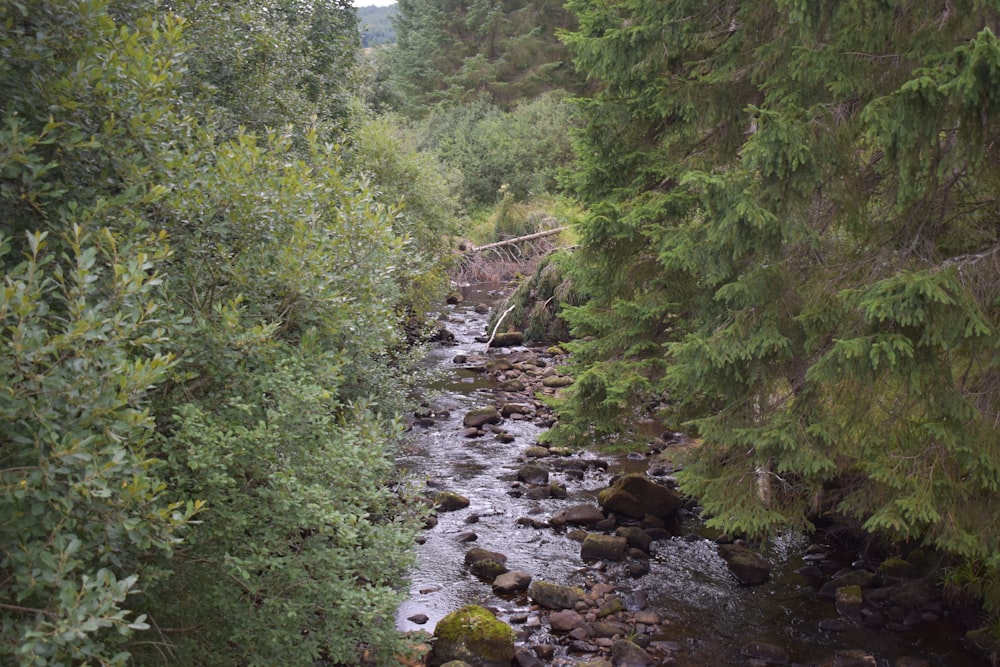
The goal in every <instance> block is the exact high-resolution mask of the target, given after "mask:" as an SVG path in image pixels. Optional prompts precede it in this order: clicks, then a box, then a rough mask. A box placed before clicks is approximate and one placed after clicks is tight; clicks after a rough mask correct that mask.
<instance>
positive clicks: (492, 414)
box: [462, 405, 500, 428]
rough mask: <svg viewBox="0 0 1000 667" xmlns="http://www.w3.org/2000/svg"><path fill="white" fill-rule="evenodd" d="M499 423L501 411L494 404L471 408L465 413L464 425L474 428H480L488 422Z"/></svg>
mask: <svg viewBox="0 0 1000 667" xmlns="http://www.w3.org/2000/svg"><path fill="white" fill-rule="evenodd" d="M499 423H500V411H499V410H497V409H496V408H495V407H493V406H492V405H491V406H487V407H485V408H475V409H474V410H469V411H468V412H467V413H465V418H464V419H463V420H462V425H463V426H468V427H472V428H479V427H480V426H485V425H486V424H499Z"/></svg>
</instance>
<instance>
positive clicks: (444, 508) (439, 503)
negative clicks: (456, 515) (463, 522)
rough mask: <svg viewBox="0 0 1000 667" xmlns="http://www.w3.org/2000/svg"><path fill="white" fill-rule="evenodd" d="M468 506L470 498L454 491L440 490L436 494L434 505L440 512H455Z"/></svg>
mask: <svg viewBox="0 0 1000 667" xmlns="http://www.w3.org/2000/svg"><path fill="white" fill-rule="evenodd" d="M468 506H469V499H468V498H466V497H465V496H463V495H460V494H458V493H454V492H452V491H439V492H438V494H437V495H436V496H434V507H435V508H437V510H438V511H440V512H454V511H456V510H460V509H465V508H466V507H468Z"/></svg>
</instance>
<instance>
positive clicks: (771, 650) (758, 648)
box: [740, 641, 788, 665]
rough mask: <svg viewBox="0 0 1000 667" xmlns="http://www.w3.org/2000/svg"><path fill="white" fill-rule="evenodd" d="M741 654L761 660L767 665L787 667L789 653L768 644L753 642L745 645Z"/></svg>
mask: <svg viewBox="0 0 1000 667" xmlns="http://www.w3.org/2000/svg"><path fill="white" fill-rule="evenodd" d="M740 654H742V655H744V656H746V657H748V658H751V659H753V660H759V661H760V662H761V663H762V664H765V665H787V664H788V652H787V651H785V649H783V648H781V647H780V646H776V645H774V644H768V643H767V642H761V641H753V642H749V643H748V644H744V645H743V648H741V649H740Z"/></svg>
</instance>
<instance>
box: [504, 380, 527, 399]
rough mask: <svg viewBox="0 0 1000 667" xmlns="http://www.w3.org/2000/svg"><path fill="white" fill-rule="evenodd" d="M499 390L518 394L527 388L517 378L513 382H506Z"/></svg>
mask: <svg viewBox="0 0 1000 667" xmlns="http://www.w3.org/2000/svg"><path fill="white" fill-rule="evenodd" d="M497 389H498V390H500V391H509V392H513V393H515V394H516V393H520V392H522V391H524V389H525V387H524V383H523V382H521V381H520V380H518V379H516V378H515V379H512V380H504V381H503V382H501V383H500V384H499V385H498V386H497ZM508 405H509V403H508Z"/></svg>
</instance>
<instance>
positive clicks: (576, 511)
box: [549, 505, 604, 528]
mask: <svg viewBox="0 0 1000 667" xmlns="http://www.w3.org/2000/svg"><path fill="white" fill-rule="evenodd" d="M599 521H604V512H602V511H601V508H599V507H597V506H596V505H574V506H573V507H569V508H567V509H564V510H560V511H559V512H557V513H556V514H554V515H553V516H552V517H551V518H550V519H549V525H550V526H552V527H554V528H559V527H560V526H566V525H570V526H593V525H594V524H595V523H598V522H599Z"/></svg>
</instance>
